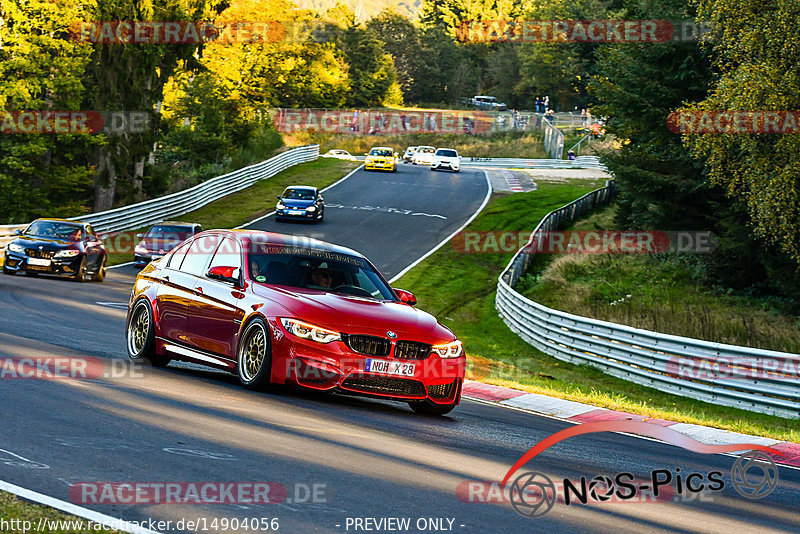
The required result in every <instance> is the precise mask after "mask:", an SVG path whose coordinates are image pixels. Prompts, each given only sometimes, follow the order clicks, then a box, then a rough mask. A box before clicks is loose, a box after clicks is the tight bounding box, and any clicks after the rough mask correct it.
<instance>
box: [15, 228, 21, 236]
mask: <svg viewBox="0 0 800 534" xmlns="http://www.w3.org/2000/svg"><path fill="white" fill-rule="evenodd" d="M14 235H22V230H20V229H19V228H17V229H16V230H14Z"/></svg>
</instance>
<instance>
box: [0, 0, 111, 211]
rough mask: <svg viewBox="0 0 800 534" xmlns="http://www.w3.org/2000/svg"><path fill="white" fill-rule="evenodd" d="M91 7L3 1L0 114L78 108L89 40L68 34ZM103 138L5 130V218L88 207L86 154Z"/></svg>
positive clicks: (0, 170)
mask: <svg viewBox="0 0 800 534" xmlns="http://www.w3.org/2000/svg"><path fill="white" fill-rule="evenodd" d="M86 16H87V14H86V12H85V10H84V7H83V5H82V3H81V2H78V1H77V0H76V1H72V0H65V1H62V2H57V3H54V2H50V1H49V0H28V1H27V2H12V1H10V0H3V1H2V2H1V3H0V21H1V22H2V24H1V25H0V42H2V47H0V113H2V114H3V116H5V113H13V112H24V111H70V110H72V111H78V110H81V109H82V108H81V99H82V97H83V95H84V94H85V88H84V86H83V85H82V83H81V75H82V74H83V71H84V68H85V66H86V64H87V63H88V61H89V55H90V52H91V50H90V47H89V46H87V45H85V44H82V43H76V42H72V41H69V40H68V32H69V29H70V26H71V25H72V24H73V23H75V22H76V21H78V20H81V19H83V18H84V17H86ZM100 143H102V138H101V137H96V136H91V135H86V134H75V135H72V134H70V135H63V134H58V135H56V134H38V135H37V134H0V221H2V222H3V223H17V224H19V223H27V222H29V221H30V220H31V219H33V218H35V217H38V216H43V215H49V216H68V215H74V214H76V213H85V212H86V211H88V206H87V204H88V202H89V198H90V194H91V185H92V184H91V176H92V173H93V170H92V168H91V167H90V166H89V165H88V164H87V160H86V158H85V157H84V154H85V153H86V152H88V151H90V150H92V149H93V147H96V146H98V145H99V144H100Z"/></svg>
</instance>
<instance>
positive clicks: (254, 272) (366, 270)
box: [247, 245, 395, 300]
mask: <svg viewBox="0 0 800 534" xmlns="http://www.w3.org/2000/svg"><path fill="white" fill-rule="evenodd" d="M273 251H274V252H275V253H271V252H273ZM247 265H248V268H249V275H250V279H251V280H254V281H256V282H260V283H265V284H275V285H280V286H289V287H299V288H307V289H316V290H320V291H325V292H330V293H339V294H343V295H353V296H358V297H367V298H374V299H379V300H395V297H394V295H393V294H392V290H391V289H390V288H389V286H387V285H386V283H385V282H384V281H383V280H382V279H381V277H380V275H379V274H378V273H377V272H375V270H374V269H373V268H372V266H370V264H369V263H368V262H367V261H366V260H365V259H364V258H359V257H357V256H350V255H348V254H339V253H337V252H330V251H326V250H320V249H313V248H306V247H291V246H289V247H286V246H282V245H278V246H269V245H263V246H259V247H258V249H257V250H255V251H253V252H251V253H250V255H249V256H248V262H247Z"/></svg>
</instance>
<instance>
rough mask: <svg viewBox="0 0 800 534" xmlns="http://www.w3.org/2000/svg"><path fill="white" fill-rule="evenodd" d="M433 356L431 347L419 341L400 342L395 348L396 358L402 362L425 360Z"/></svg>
mask: <svg viewBox="0 0 800 534" xmlns="http://www.w3.org/2000/svg"><path fill="white" fill-rule="evenodd" d="M430 355H431V346H430V345H428V344H427V343H420V342H418V341H398V342H397V344H396V345H395V346H394V357H395V358H399V359H401V360H424V359H425V358H427V357H428V356H430Z"/></svg>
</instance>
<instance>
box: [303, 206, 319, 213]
mask: <svg viewBox="0 0 800 534" xmlns="http://www.w3.org/2000/svg"><path fill="white" fill-rule="evenodd" d="M306 210H308V211H310V212H312V213H313V212H315V211H317V207H316V206H309V207H307V208H306Z"/></svg>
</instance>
